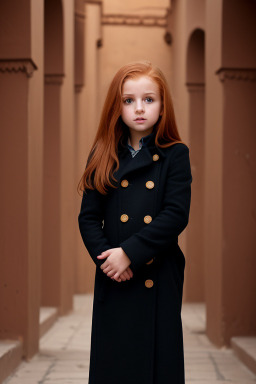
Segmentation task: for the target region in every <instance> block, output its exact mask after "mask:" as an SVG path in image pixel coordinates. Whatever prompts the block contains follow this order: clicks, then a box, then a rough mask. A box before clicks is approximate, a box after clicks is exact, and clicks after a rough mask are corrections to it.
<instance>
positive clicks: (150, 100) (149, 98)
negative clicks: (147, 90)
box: [145, 97, 153, 103]
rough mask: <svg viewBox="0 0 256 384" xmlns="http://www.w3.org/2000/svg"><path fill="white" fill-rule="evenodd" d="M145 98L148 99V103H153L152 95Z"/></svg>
mask: <svg viewBox="0 0 256 384" xmlns="http://www.w3.org/2000/svg"><path fill="white" fill-rule="evenodd" d="M145 100H146V102H147V103H152V102H153V99H152V98H151V97H146V99H145Z"/></svg>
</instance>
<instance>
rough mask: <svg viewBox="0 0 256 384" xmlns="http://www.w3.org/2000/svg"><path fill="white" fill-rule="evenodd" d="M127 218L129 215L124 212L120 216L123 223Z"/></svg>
mask: <svg viewBox="0 0 256 384" xmlns="http://www.w3.org/2000/svg"><path fill="white" fill-rule="evenodd" d="M128 219H129V216H128V215H126V214H125V213H124V214H123V215H122V216H121V217H120V220H121V221H122V222H123V223H126V221H128Z"/></svg>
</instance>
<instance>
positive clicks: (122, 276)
mask: <svg viewBox="0 0 256 384" xmlns="http://www.w3.org/2000/svg"><path fill="white" fill-rule="evenodd" d="M120 279H121V280H122V281H126V280H127V278H126V276H125V274H124V273H121V275H120Z"/></svg>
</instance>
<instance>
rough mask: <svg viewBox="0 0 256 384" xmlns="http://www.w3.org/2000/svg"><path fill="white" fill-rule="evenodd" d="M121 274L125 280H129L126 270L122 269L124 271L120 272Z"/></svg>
mask: <svg viewBox="0 0 256 384" xmlns="http://www.w3.org/2000/svg"><path fill="white" fill-rule="evenodd" d="M122 275H124V276H125V280H130V275H129V273H128V272H127V271H124V272H123V273H122ZM120 276H121V275H120Z"/></svg>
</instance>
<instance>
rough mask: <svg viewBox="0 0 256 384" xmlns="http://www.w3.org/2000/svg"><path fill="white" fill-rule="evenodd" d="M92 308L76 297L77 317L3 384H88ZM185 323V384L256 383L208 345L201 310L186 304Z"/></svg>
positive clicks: (61, 322)
mask: <svg viewBox="0 0 256 384" xmlns="http://www.w3.org/2000/svg"><path fill="white" fill-rule="evenodd" d="M92 303H93V296H92V295H91V294H87V295H75V296H74V311H73V312H71V313H70V314H69V315H67V316H62V317H59V318H58V320H57V322H56V323H55V324H54V326H53V327H52V328H51V329H50V331H48V332H47V333H46V334H45V335H44V336H43V337H42V338H41V340H40V352H39V353H38V354H37V355H36V356H34V357H33V358H32V359H31V361H30V362H28V363H27V362H22V363H21V365H20V366H19V368H18V369H17V370H16V372H14V373H13V375H12V376H11V377H9V378H8V379H7V380H5V382H4V384H85V383H87V382H88V368H89V353H90V332H91V311H92ZM182 318H183V330H184V345H185V367H186V384H215V383H216V384H224V383H229V384H253V383H256V376H255V375H254V374H253V373H251V372H250V371H249V370H248V369H247V368H246V367H245V366H244V365H243V364H242V363H240V361H239V360H238V359H237V358H236V356H235V355H234V353H233V351H232V350H230V349H227V348H221V349H217V348H216V347H214V346H213V345H212V344H211V343H210V342H209V341H208V339H207V337H206V335H205V332H204V330H205V308H204V306H203V305H200V304H184V305H183V310H182ZM120 384H122V383H120ZM131 384H132V383H131Z"/></svg>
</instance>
